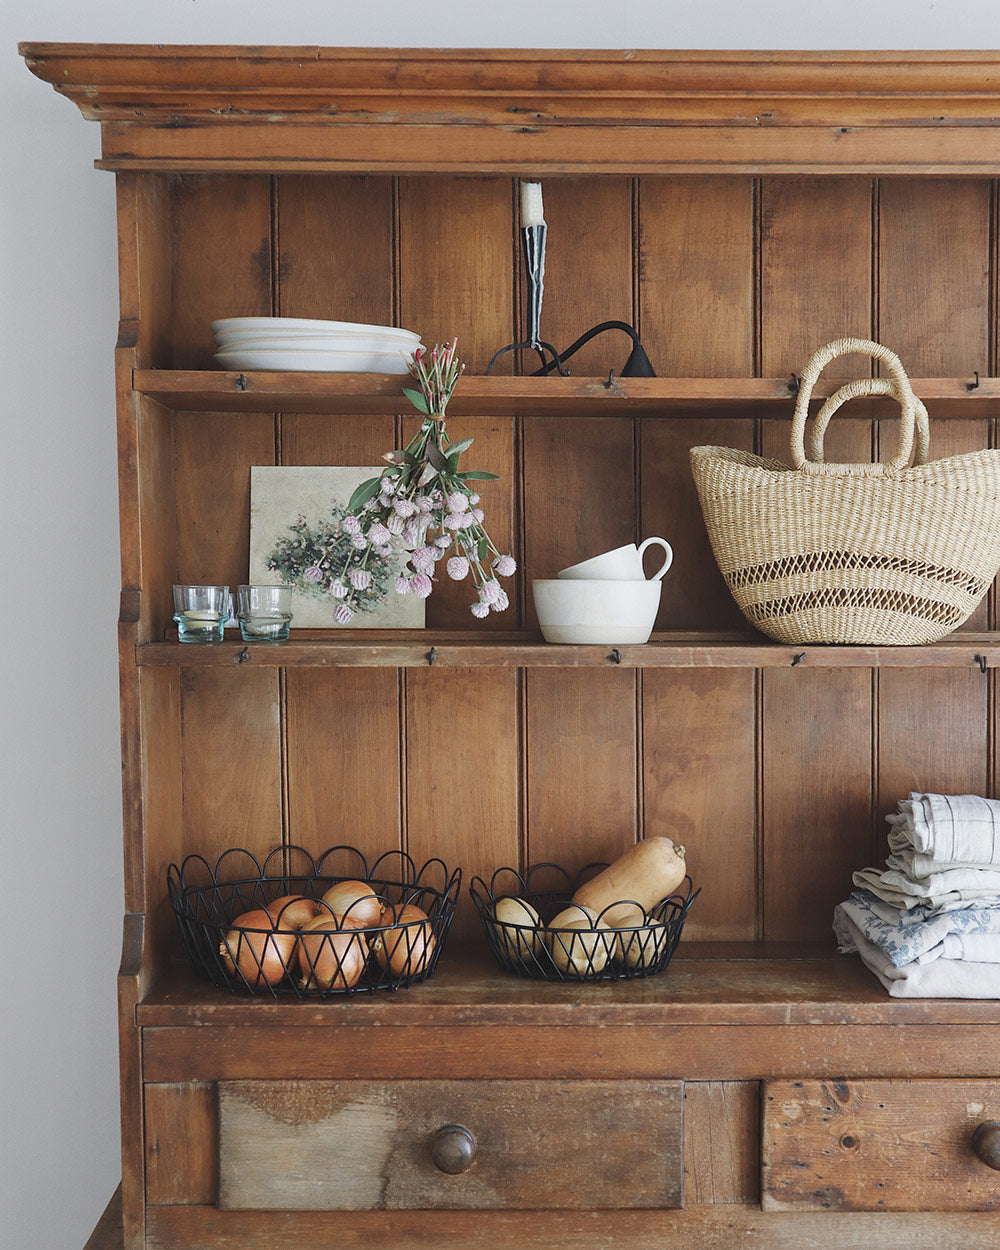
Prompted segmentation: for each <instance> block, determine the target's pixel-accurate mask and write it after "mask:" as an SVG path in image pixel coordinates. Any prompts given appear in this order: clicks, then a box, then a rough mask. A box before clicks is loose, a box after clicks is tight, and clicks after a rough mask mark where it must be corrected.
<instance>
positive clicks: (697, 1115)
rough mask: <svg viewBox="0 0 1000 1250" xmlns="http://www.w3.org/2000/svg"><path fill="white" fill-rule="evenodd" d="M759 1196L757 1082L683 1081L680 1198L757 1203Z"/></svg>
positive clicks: (690, 1201) (687, 1201) (694, 1202)
mask: <svg viewBox="0 0 1000 1250" xmlns="http://www.w3.org/2000/svg"><path fill="white" fill-rule="evenodd" d="M759 1195H760V1086H759V1085H758V1084H757V1082H756V1081H687V1082H685V1085H684V1202H685V1205H687V1206H692V1205H698V1204H700V1203H730V1202H746V1203H756V1202H757V1201H758V1200H759Z"/></svg>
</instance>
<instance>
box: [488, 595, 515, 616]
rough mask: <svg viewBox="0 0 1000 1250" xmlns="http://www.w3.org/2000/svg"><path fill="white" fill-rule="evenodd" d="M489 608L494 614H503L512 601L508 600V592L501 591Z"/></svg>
mask: <svg viewBox="0 0 1000 1250" xmlns="http://www.w3.org/2000/svg"><path fill="white" fill-rule="evenodd" d="M489 606H490V610H491V611H492V612H502V611H503V610H504V608H509V607H510V600H509V599H508V598H507V593H506V591H503V590H501V591H500V593H499V594H498V595H497V597H496V598H495V599H494V600H493V601H492V602H491V603H490V605H489Z"/></svg>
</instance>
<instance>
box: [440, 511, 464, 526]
mask: <svg viewBox="0 0 1000 1250" xmlns="http://www.w3.org/2000/svg"><path fill="white" fill-rule="evenodd" d="M468 523H469V518H468V515H467V514H463V513H461V512H449V513H448V515H447V516H446V517H445V519H444V527H445V529H446V530H460V529H462V528H464V527H465V526H466V525H468Z"/></svg>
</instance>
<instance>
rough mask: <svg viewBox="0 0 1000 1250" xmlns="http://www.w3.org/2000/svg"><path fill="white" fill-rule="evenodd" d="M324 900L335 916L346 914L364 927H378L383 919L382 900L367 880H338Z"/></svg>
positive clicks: (349, 918) (324, 896)
mask: <svg viewBox="0 0 1000 1250" xmlns="http://www.w3.org/2000/svg"><path fill="white" fill-rule="evenodd" d="M322 901H323V902H324V903H325V904H326V905H327V907H329V909H330V911H332V912H333V914H334V915H335V916H345V917H346V918H347V919H348V920H353V921H355V922H356V923H357V924H358V925H360V926H361V928H363V929H372V928H375V927H377V926H378V925H379V924H380V923H381V920H382V901H381V899H379V897H378V896H377V895H376V893H375V891H374V890H373V889H372V887H371V886H370V885H369V884H368V882H367V881H338V882H336V883H335V884H334V885H331V886H330V888H329V889H328V890H327V892H326V893H325V894H324V895H323V899H322Z"/></svg>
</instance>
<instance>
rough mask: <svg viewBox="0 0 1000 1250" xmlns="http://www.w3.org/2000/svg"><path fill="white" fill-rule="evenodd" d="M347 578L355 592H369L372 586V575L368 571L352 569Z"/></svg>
mask: <svg viewBox="0 0 1000 1250" xmlns="http://www.w3.org/2000/svg"><path fill="white" fill-rule="evenodd" d="M347 577H348V580H349V581H350V583H351V585H352V586H353V587H354V589H355V590H367V589H368V587H369V586H370V585H371V584H372V575H371V573H369V571H368V570H367V569H351V571H350V573H348V574H347Z"/></svg>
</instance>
